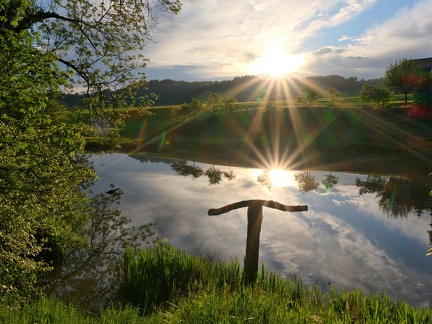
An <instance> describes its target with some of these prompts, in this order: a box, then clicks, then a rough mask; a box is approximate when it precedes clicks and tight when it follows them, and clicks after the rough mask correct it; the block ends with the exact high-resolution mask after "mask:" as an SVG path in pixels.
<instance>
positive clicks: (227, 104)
mask: <svg viewBox="0 0 432 324" xmlns="http://www.w3.org/2000/svg"><path fill="white" fill-rule="evenodd" d="M236 103H237V98H236V97H234V96H231V97H229V98H227V99H225V100H224V102H223V105H224V109H225V110H227V111H229V112H233V111H234V109H235V105H236Z"/></svg>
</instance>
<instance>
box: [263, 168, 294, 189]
mask: <svg viewBox="0 0 432 324" xmlns="http://www.w3.org/2000/svg"><path fill="white" fill-rule="evenodd" d="M269 177H270V181H271V183H272V186H273V187H293V186H295V183H296V181H295V177H294V173H293V172H292V171H287V170H282V169H273V170H270V172H269Z"/></svg>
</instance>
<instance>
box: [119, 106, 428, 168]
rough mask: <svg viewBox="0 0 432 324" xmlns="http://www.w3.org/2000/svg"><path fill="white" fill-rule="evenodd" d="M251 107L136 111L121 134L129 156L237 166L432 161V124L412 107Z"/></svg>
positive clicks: (346, 165)
mask: <svg viewBox="0 0 432 324" xmlns="http://www.w3.org/2000/svg"><path fill="white" fill-rule="evenodd" d="M243 108H244V109H241V110H238V111H235V112H232V113H219V114H214V115H211V114H202V115H198V116H196V117H194V118H193V119H190V120H186V121H180V120H174V119H172V118H170V116H169V107H165V108H163V109H158V110H157V111H156V110H155V114H154V115H153V116H147V117H139V116H138V115H134V114H133V113H132V114H131V116H130V117H129V118H128V119H126V124H125V127H124V128H123V129H122V130H121V135H122V137H123V138H124V139H128V140H129V141H131V142H133V144H130V145H124V146H123V150H124V151H126V152H151V153H152V154H155V153H156V154H163V155H168V156H176V157H184V158H186V159H191V160H198V161H202V162H209V163H218V164H227V165H233V166H261V165H263V164H266V163H268V162H269V161H272V160H273V161H277V162H283V160H289V163H290V166H292V168H296V169H304V168H308V169H331V170H335V171H336V170H339V171H353V169H355V170H356V171H362V167H364V168H363V170H367V169H369V171H370V169H371V166H370V164H373V163H376V164H377V167H378V166H379V165H381V166H385V165H386V167H389V166H393V167H396V166H397V165H400V164H401V163H402V164H403V163H404V161H406V160H407V158H409V159H410V160H413V159H414V160H416V161H418V164H420V165H421V164H422V163H424V164H425V165H427V164H428V163H430V157H431V152H432V127H431V123H430V121H429V120H421V119H416V118H413V117H411V116H409V111H408V109H404V108H388V109H385V110H372V109H368V108H365V109H361V108H329V107H320V108H318V107H312V108H298V107H295V108H283V109H275V110H271V111H265V110H260V109H255V107H252V108H250V109H247V108H246V106H244V107H243ZM405 169H406V168H405Z"/></svg>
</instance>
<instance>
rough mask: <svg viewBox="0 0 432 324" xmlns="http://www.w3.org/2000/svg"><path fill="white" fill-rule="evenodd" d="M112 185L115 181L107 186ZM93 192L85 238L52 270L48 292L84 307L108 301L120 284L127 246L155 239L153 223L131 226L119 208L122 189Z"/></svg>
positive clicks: (137, 246) (148, 242) (98, 305)
mask: <svg viewBox="0 0 432 324" xmlns="http://www.w3.org/2000/svg"><path fill="white" fill-rule="evenodd" d="M110 188H111V189H114V185H111V186H110ZM110 192H112V193H111V194H110V193H102V194H97V195H95V196H94V197H93V198H92V200H91V204H90V206H89V209H90V211H91V220H90V222H89V225H88V228H87V233H86V235H87V237H88V240H87V242H86V243H85V244H84V245H83V247H82V249H81V250H80V251H76V253H74V254H72V255H70V256H69V258H68V259H67V262H66V264H64V265H63V267H61V268H60V269H58V270H57V271H54V272H53V273H51V275H50V277H49V278H47V279H48V280H53V284H52V285H51V287H50V289H49V292H48V293H49V294H51V295H53V296H55V297H57V298H59V299H61V300H63V301H67V302H69V301H73V302H74V303H79V306H81V307H82V308H83V309H87V310H89V311H97V310H98V308H99V307H100V306H102V305H103V304H104V303H106V302H108V300H109V298H111V297H112V293H113V292H114V289H115V287H116V286H118V284H119V275H118V274H119V272H118V270H119V268H120V264H121V260H122V255H123V252H124V250H125V248H126V247H131V248H134V249H138V248H140V247H141V246H142V245H143V244H150V243H154V242H155V241H156V240H157V238H156V237H155V236H154V235H155V233H154V232H153V230H152V227H153V226H154V225H155V224H154V223H150V224H147V225H142V226H139V227H135V226H130V225H129V223H130V220H129V219H127V218H126V217H124V216H122V215H121V211H120V210H119V209H118V206H119V205H120V199H121V196H122V194H123V192H122V191H121V190H111V191H110Z"/></svg>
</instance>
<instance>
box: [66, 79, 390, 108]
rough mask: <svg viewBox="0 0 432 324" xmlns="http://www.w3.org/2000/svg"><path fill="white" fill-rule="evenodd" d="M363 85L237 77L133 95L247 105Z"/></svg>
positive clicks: (160, 86) (161, 83)
mask: <svg viewBox="0 0 432 324" xmlns="http://www.w3.org/2000/svg"><path fill="white" fill-rule="evenodd" d="M381 81H382V80H381V79H374V80H367V82H369V83H372V84H378V83H380V82H381ZM365 82H366V81H365V80H363V79H361V80H359V79H358V78H357V77H349V78H344V77H342V76H339V75H329V76H312V77H307V78H305V79H287V80H286V81H285V82H279V83H277V84H276V85H274V87H275V89H270V87H271V83H272V82H271V81H270V80H266V79H262V78H260V77H257V76H251V75H247V76H241V77H235V78H234V79H232V80H225V81H197V82H187V81H175V80H171V79H165V80H150V81H148V82H147V89H144V88H141V89H139V90H138V91H137V97H142V96H149V95H151V94H152V93H153V94H156V95H157V99H155V100H154V102H155V105H179V104H182V103H184V102H190V101H191V100H192V98H197V99H199V100H201V101H205V100H207V98H208V96H209V94H210V93H214V92H218V93H222V94H223V95H224V96H225V97H229V96H234V97H236V99H237V100H238V101H239V102H251V101H261V100H263V97H264V93H265V92H266V91H270V90H274V91H275V92H276V94H277V98H278V99H281V100H283V99H295V98H297V97H298V96H299V95H300V94H301V92H302V90H303V88H304V87H312V88H316V89H318V90H320V92H322V93H320V94H321V95H324V93H325V91H327V90H328V89H329V88H334V89H336V90H337V91H339V92H340V93H341V94H342V95H343V96H357V95H358V94H359V93H360V91H361V89H362V87H363V84H364V83H365ZM83 99H84V94H68V95H65V96H64V97H63V98H61V100H60V101H61V102H62V103H63V104H65V105H66V106H68V107H72V106H79V105H81V104H82V103H83Z"/></svg>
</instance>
